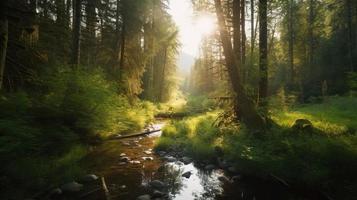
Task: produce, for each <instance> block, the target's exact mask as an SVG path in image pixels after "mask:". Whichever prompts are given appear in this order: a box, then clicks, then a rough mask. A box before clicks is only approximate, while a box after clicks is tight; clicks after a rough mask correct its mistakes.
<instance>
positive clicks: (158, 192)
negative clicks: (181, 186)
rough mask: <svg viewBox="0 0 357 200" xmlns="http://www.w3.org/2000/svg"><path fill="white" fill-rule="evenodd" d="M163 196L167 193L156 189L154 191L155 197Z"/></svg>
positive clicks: (153, 195)
mask: <svg viewBox="0 0 357 200" xmlns="http://www.w3.org/2000/svg"><path fill="white" fill-rule="evenodd" d="M163 196H165V193H163V192H160V191H158V190H154V192H153V194H152V197H153V198H160V197H163Z"/></svg>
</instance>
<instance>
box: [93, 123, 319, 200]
mask: <svg viewBox="0 0 357 200" xmlns="http://www.w3.org/2000/svg"><path fill="white" fill-rule="evenodd" d="M154 126H155V128H161V127H162V126H164V122H158V123H157V124H155V125H154ZM160 135H161V131H159V132H156V133H152V134H149V135H146V136H140V137H133V138H125V139H121V140H111V141H107V142H105V143H104V144H102V145H100V146H98V147H96V148H95V149H94V150H93V151H92V152H91V153H90V154H89V156H88V157H89V159H88V163H87V164H86V165H88V167H90V170H91V172H92V173H94V174H97V175H98V176H103V177H105V180H106V184H107V186H108V189H109V191H110V196H111V199H112V200H113V199H114V200H117V199H118V200H119V199H121V200H135V199H137V198H138V197H139V196H141V195H151V197H152V198H151V199H158V200H159V199H172V200H196V199H197V200H201V199H205V200H235V199H238V200H240V199H242V200H243V199H247V200H255V199H320V198H318V197H316V196H313V197H311V196H310V197H306V195H304V196H301V195H297V194H296V192H292V191H289V190H288V189H287V188H286V187H285V186H283V185H281V184H278V183H276V184H271V183H266V182H262V181H255V180H250V179H248V180H245V179H243V178H242V179H239V180H238V181H237V180H235V181H230V180H232V179H231V177H232V175H231V174H227V173H226V172H225V171H223V170H222V169H212V170H209V171H208V170H203V169H201V168H198V167H196V166H195V165H194V163H192V162H191V163H189V164H186V165H185V164H184V163H182V162H181V161H177V160H175V159H171V160H170V159H169V160H168V159H165V158H164V157H163V156H159V155H157V154H155V153H154V151H153V150H152V149H153V147H154V144H155V140H156V139H157V138H158V137H160ZM185 172H191V176H190V177H189V178H186V177H183V176H182V174H183V173H185ZM222 177H223V178H222ZM152 181H154V182H155V181H156V182H160V183H163V184H164V186H163V187H161V186H160V188H159V190H160V191H161V192H157V191H156V193H155V194H154V191H155V190H156V189H154V187H152ZM162 194H165V196H162ZM153 196H157V197H159V198H156V197H155V198H154V197H153ZM160 196H161V197H160ZM86 199H100V198H99V197H98V196H97V197H96V196H92V197H88V198H86ZM143 199H145V197H143Z"/></svg>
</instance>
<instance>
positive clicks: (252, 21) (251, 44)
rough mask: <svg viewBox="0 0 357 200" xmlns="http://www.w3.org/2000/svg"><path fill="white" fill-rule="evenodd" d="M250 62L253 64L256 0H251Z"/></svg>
mask: <svg viewBox="0 0 357 200" xmlns="http://www.w3.org/2000/svg"><path fill="white" fill-rule="evenodd" d="M250 20H251V21H250V40H251V41H250V62H251V64H253V53H254V0H250Z"/></svg>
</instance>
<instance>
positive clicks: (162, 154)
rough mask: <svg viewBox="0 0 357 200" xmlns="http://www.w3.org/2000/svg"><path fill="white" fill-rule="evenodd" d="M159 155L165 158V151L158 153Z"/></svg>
mask: <svg viewBox="0 0 357 200" xmlns="http://www.w3.org/2000/svg"><path fill="white" fill-rule="evenodd" d="M157 154H158V155H159V156H165V155H166V152H165V151H158V152H157Z"/></svg>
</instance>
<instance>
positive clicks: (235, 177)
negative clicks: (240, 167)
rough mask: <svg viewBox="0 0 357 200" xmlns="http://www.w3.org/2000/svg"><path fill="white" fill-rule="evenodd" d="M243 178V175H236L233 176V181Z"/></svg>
mask: <svg viewBox="0 0 357 200" xmlns="http://www.w3.org/2000/svg"><path fill="white" fill-rule="evenodd" d="M241 178H242V177H241V176H240V175H236V176H233V177H232V181H233V182H237V181H239V180H240V179H241Z"/></svg>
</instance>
